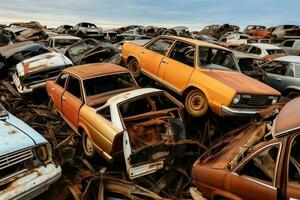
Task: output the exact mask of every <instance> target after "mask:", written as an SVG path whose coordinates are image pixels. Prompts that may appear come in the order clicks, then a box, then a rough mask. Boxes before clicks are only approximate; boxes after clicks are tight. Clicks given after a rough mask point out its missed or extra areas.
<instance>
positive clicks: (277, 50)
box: [267, 49, 284, 55]
mask: <svg viewBox="0 0 300 200" xmlns="http://www.w3.org/2000/svg"><path fill="white" fill-rule="evenodd" d="M267 52H268V54H269V55H273V54H281V53H284V51H283V50H282V49H267Z"/></svg>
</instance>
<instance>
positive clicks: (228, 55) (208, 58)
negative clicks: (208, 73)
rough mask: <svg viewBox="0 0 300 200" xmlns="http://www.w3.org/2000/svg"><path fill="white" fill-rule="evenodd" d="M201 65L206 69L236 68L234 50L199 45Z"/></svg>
mask: <svg viewBox="0 0 300 200" xmlns="http://www.w3.org/2000/svg"><path fill="white" fill-rule="evenodd" d="M198 63H199V65H200V66H201V67H203V68H206V69H216V70H236V69H237V68H236V64H235V62H234V59H233V55H232V52H230V51H226V50H223V49H216V48H210V47H199V61H198Z"/></svg>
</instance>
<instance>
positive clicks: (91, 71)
mask: <svg viewBox="0 0 300 200" xmlns="http://www.w3.org/2000/svg"><path fill="white" fill-rule="evenodd" d="M64 72H68V73H70V74H73V75H75V76H77V77H79V78H81V79H86V78H90V77H95V76H100V75H104V74H112V73H118V72H129V71H128V69H126V68H124V67H121V66H119V65H115V64H112V63H92V64H85V65H78V66H75V67H69V68H67V69H65V70H64Z"/></svg>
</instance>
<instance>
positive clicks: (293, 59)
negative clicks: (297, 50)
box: [274, 56, 300, 64]
mask: <svg viewBox="0 0 300 200" xmlns="http://www.w3.org/2000/svg"><path fill="white" fill-rule="evenodd" d="M274 61H280V62H290V63H297V64H300V56H282V57H278V58H275V59H274Z"/></svg>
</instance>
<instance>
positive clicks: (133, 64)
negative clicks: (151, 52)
mask: <svg viewBox="0 0 300 200" xmlns="http://www.w3.org/2000/svg"><path fill="white" fill-rule="evenodd" d="M127 68H128V69H129V71H130V72H131V73H132V75H133V76H134V78H138V77H139V76H140V75H141V67H140V64H139V62H138V61H137V60H136V59H132V60H130V61H129V63H128V64H127Z"/></svg>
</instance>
